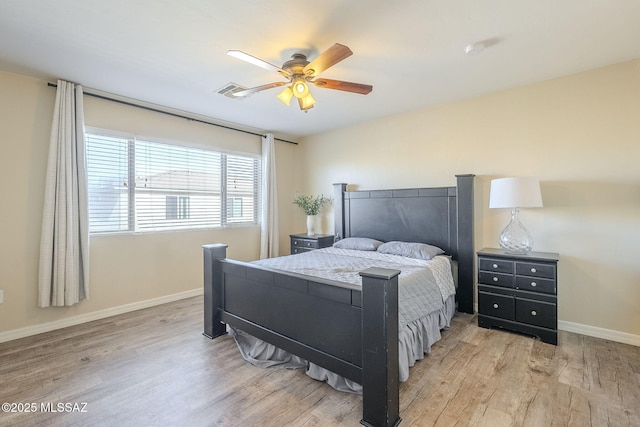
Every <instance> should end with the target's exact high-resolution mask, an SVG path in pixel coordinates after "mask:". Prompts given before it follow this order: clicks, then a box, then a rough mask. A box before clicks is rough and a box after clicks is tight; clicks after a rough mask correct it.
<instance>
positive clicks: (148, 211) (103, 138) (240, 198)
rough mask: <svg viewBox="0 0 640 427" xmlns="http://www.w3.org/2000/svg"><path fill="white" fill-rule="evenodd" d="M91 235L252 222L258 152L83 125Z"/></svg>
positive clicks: (256, 210)
mask: <svg viewBox="0 0 640 427" xmlns="http://www.w3.org/2000/svg"><path fill="white" fill-rule="evenodd" d="M86 143H87V175H88V178H89V229H90V232H91V233H110V232H121V231H136V232H147V231H158V230H167V229H169V230H175V229H186V228H205V227H225V226H228V225H232V224H257V223H258V218H259V206H260V188H261V187H260V177H261V164H260V158H259V156H256V155H240V154H228V153H223V152H219V151H215V150H210V149H203V148H193V147H187V146H183V145H177V144H167V143H160V142H154V141H146V140H140V139H137V138H135V137H133V136H124V137H123V136H114V135H110V134H108V133H107V132H103V131H88V132H87V135H86Z"/></svg>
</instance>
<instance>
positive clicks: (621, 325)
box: [300, 60, 640, 343]
mask: <svg viewBox="0 0 640 427" xmlns="http://www.w3.org/2000/svg"><path fill="white" fill-rule="evenodd" d="M373 95H374V96H373V97H372V99H371V101H372V102H375V92H374V93H373ZM399 102H401V101H399ZM300 148H301V154H300V157H301V161H300V164H301V166H300V167H301V168H303V169H304V170H305V172H306V173H305V177H306V178H307V183H306V185H307V187H306V188H307V190H308V191H314V192H325V193H326V192H328V191H331V186H330V184H331V183H334V182H347V183H350V184H353V185H355V186H357V187H358V188H360V189H371V188H399V187H416V186H449V185H455V179H454V175H455V174H457V173H474V174H476V175H477V179H476V208H475V211H476V219H477V221H476V229H477V232H476V247H477V248H478V249H480V248H481V247H484V246H493V247H495V246H496V245H497V236H498V234H499V233H500V230H501V229H502V228H503V227H504V226H505V225H506V224H507V222H508V219H509V212H507V211H505V210H489V209H488V197H489V185H490V180H491V179H492V178H496V177H505V176H523V175H534V176H537V177H539V178H540V180H541V186H542V196H543V202H544V208H542V209H529V210H524V211H523V212H522V216H521V219H522V221H523V223H524V224H525V225H526V226H527V228H528V229H529V230H530V231H531V233H532V234H533V236H534V240H535V248H534V250H538V251H545V252H558V253H559V254H560V263H559V284H558V297H559V309H558V310H559V319H560V321H561V326H564V327H565V328H569V329H570V328H572V327H574V326H576V325H582V326H585V327H587V328H591V331H592V332H593V331H594V330H597V328H603V329H605V330H609V331H614V332H615V331H617V332H622V333H623V335H624V334H631V335H630V336H626V338H627V339H628V338H630V340H631V341H634V340H635V342H636V343H640V261H639V259H638V255H639V253H640V60H635V61H631V62H627V63H622V64H618V65H613V66H609V67H605V68H601V69H596V70H592V71H588V72H584V73H581V74H577V75H572V76H568V77H564V78H559V79H554V80H550V81H546V82H542V83H539V84H533V85H529V86H525V87H519V88H515V89H511V90H507V91H502V92H499V93H494V94H490V95H486V96H482V97H477V98H474V99H469V100H465V101H461V102H456V103H452V104H448V105H443V106H439V107H435V108H429V109H424V110H420V111H415V112H410V113H406V114H402V115H398V116H394V117H388V118H383V119H380V120H375V121H372V122H369V123H365V124H362V125H359V126H353V127H350V128H345V129H341V130H337V131H333V132H329V133H325V134H320V135H315V136H312V137H308V138H305V139H304V140H303V142H302V144H301V147H300ZM338 153H339V154H338ZM325 220H326V222H327V225H326V228H325V231H327V230H331V226H332V225H331V218H330V216H329V215H327V216H326V218H325Z"/></svg>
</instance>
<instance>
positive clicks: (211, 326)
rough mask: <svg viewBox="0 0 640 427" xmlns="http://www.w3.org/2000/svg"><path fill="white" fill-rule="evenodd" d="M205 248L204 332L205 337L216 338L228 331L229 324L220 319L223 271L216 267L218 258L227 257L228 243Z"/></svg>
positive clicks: (205, 246) (204, 246) (203, 247)
mask: <svg viewBox="0 0 640 427" xmlns="http://www.w3.org/2000/svg"><path fill="white" fill-rule="evenodd" d="M202 249H203V250H204V332H203V333H202V334H203V335H204V336H205V337H208V338H211V339H213V338H216V337H219V336H220V335H224V334H226V333H227V325H225V324H224V323H222V322H221V321H220V312H221V310H222V307H221V303H222V271H221V269H220V268H214V264H216V260H220V259H225V258H226V257H227V245H225V244H223V243H214V244H211V245H203V246H202Z"/></svg>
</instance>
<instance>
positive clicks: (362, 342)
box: [204, 175, 474, 427]
mask: <svg viewBox="0 0 640 427" xmlns="http://www.w3.org/2000/svg"><path fill="white" fill-rule="evenodd" d="M334 224H335V234H336V238H337V239H339V240H342V239H344V240H346V239H348V238H356V237H362V238H365V237H366V238H372V239H376V240H379V241H382V242H390V241H403V242H415V243H427V244H430V245H434V246H437V247H439V248H442V249H443V250H444V251H445V253H446V255H448V256H449V257H451V259H452V260H453V261H454V263H455V265H456V266H457V269H456V270H457V290H456V293H455V297H454V298H455V302H456V304H457V310H458V311H463V312H468V313H472V312H473V277H474V274H473V262H474V256H473V254H474V250H473V175H457V176H456V186H454V187H437V188H417V189H399V190H372V191H347V185H346V184H335V185H334ZM294 256H298V255H294ZM388 267H389V266H388V265H386V264H383V267H380V266H377V265H375V263H374V264H373V265H372V266H371V267H369V268H366V269H365V270H363V271H361V272H360V273H359V275H360V276H361V278H362V283H361V284H360V285H358V284H354V283H348V282H344V281H338V280H333V279H330V278H326V277H319V276H318V275H307V274H301V273H297V272H285V271H283V270H280V269H278V268H273V267H272V266H266V265H260V263H258V264H255V263H244V262H240V261H235V260H230V259H227V258H226V245H224V244H212V245H205V246H204V294H205V298H204V311H205V320H204V334H205V335H206V336H208V337H210V338H215V337H218V336H220V335H222V334H225V333H226V332H227V325H229V326H231V327H234V328H237V329H239V330H242V331H244V332H245V333H247V334H249V335H250V336H252V337H255V338H257V339H259V340H263V341H265V342H267V343H270V344H272V345H273V346H275V347H277V348H279V349H282V350H283V351H285V352H288V353H291V354H293V355H296V356H298V357H300V358H302V359H304V360H306V361H309V362H310V363H312V364H314V365H317V366H318V367H320V368H322V369H326V370H327V371H329V372H332V373H335V374H336V375H338V376H340V377H343V378H346V379H348V380H350V381H352V382H355V383H358V384H361V385H362V396H363V416H362V420H361V423H362V424H363V425H367V426H385V427H386V426H393V425H397V424H398V423H399V422H400V420H401V418H400V415H399V375H400V374H399V370H400V366H399V344H398V343H399V334H400V333H401V332H400V331H399V327H400V325H401V320H400V316H399V310H398V298H399V295H398V278H399V275H400V270H398V269H395V268H388ZM336 331H342V332H341V333H336Z"/></svg>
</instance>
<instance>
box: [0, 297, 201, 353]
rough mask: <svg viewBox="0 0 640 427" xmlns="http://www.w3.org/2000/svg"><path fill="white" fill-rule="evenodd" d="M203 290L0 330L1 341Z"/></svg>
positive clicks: (105, 316)
mask: <svg viewBox="0 0 640 427" xmlns="http://www.w3.org/2000/svg"><path fill="white" fill-rule="evenodd" d="M202 292H203V290H202V288H198V289H192V290H190V291H185V292H180V293H177V294H172V295H165V296H162V297H158V298H152V299H148V300H144V301H138V302H133V303H131V304H125V305H119V306H117V307H111V308H106V309H104V310H98V311H93V312H91V313H86V314H80V315H78V316H73V317H69V318H66V319H61V320H56V321H53V322H47V323H41V324H38V325H33V326H27V327H25V328H19V329H13V330H10V331H6V332H0V343H2V342H7V341H11V340H15V339H18V338H25V337H29V336H31V335H37V334H41V333H44V332H49V331H53V330H56V329H62V328H66V327H69V326H75V325H80V324H82V323H87V322H92V321H94V320H100V319H105V318H107V317H111V316H116V315H118V314H124V313H129V312H131V311H136V310H141V309H143V308H149V307H153V306H156V305H160V304H166V303H168V302H174V301H178V300H181V299H185V298H191V297H195V296H198V295H202Z"/></svg>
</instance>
